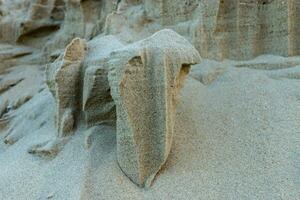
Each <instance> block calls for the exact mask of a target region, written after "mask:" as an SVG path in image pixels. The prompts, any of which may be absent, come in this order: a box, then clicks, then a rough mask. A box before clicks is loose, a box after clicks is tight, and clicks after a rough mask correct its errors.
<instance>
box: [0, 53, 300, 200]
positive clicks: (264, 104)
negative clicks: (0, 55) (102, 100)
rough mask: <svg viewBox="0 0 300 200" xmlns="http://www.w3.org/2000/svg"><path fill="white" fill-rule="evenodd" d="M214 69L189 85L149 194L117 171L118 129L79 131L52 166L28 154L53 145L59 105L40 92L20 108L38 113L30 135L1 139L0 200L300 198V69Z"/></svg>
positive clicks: (209, 68)
mask: <svg viewBox="0 0 300 200" xmlns="http://www.w3.org/2000/svg"><path fill="white" fill-rule="evenodd" d="M268 59H269V61H270V62H271V61H272V60H273V57H265V60H268ZM210 63H211V64H210ZM210 65H211V66H210ZM216 65H218V63H216V62H210V61H207V62H204V64H202V65H200V66H196V67H199V69H201V67H202V68H203V71H201V70H200V72H197V73H196V72H195V74H196V75H195V74H194V77H196V78H197V76H199V75H201V76H205V77H206V79H205V77H204V78H203V77H202V78H200V79H199V80H200V81H201V82H200V81H198V80H196V79H194V78H192V77H190V78H188V80H187V81H186V85H185V87H184V89H183V90H182V98H181V102H180V105H179V107H178V112H177V122H176V128H175V130H176V132H175V137H174V144H173V148H172V152H171V155H170V156H169V159H168V161H167V163H166V165H165V166H164V168H163V170H162V171H161V172H160V173H159V175H158V176H157V178H156V180H155V181H154V184H153V186H152V187H151V188H148V189H140V188H138V187H137V186H136V185H134V184H133V183H132V182H130V180H129V179H128V178H126V177H125V176H124V174H123V173H122V172H121V170H120V169H119V167H118V165H117V161H116V141H115V130H114V128H112V127H105V126H103V127H97V128H93V129H91V130H88V131H83V129H81V128H80V129H79V130H78V131H77V132H76V134H75V135H74V136H73V137H72V138H71V140H70V141H69V142H68V143H67V144H66V145H65V147H64V149H63V150H62V151H61V152H60V153H59V154H58V155H57V156H56V157H52V158H44V157H39V156H36V155H31V154H29V153H27V150H28V148H30V146H31V145H34V144H37V143H40V142H43V141H47V140H48V139H51V138H53V137H54V136H55V129H54V122H53V115H54V113H53V108H54V103H53V101H54V100H53V98H52V97H51V95H50V93H49V92H48V91H47V89H45V90H43V91H40V92H39V93H38V94H37V95H35V96H34V97H33V98H32V99H30V100H29V101H28V102H26V103H25V104H24V105H22V106H21V107H20V108H19V109H18V112H22V113H24V112H30V111H31V110H34V109H37V110H39V111H40V112H39V113H41V114H40V115H39V116H37V117H36V118H34V119H32V118H30V117H29V118H28V119H27V120H25V122H24V123H25V124H26V125H24V127H32V128H31V129H25V130H26V133H22V137H19V138H18V140H17V141H16V142H15V143H14V144H13V145H7V144H4V143H3V141H4V135H5V133H3V134H0V137H1V138H2V139H1V141H0V199H1V200H2V199H3V200H10V199H15V200H19V199H22V200H23V199H26V200H27V199H28V200H32V199H59V200H68V199H70V200H74V199H82V200H98V199H99V200H100V199H101V200H102V199H105V200H106V199H122V200H126V199H128V200H129V199H130V200H132V199H134V200H135V199H137V200H139V199H149V200H150V199H151V200H152V199H155V200H158V199H163V200H168V199H170V200H171V199H172V200H174V199H178V200H182V199H189V200H192V199H203V200H208V199H249V200H253V199H264V200H277V199H278V200H280V199H284V200H298V199H300V123H299V122H300V112H299V111H300V89H299V88H300V80H299V79H298V77H300V76H299V75H300V65H299V66H297V65H292V66H289V65H283V64H279V65H278V66H277V67H276V68H275V69H274V68H266V67H263V66H261V67H255V69H254V67H251V65H244V67H241V66H239V67H234V66H233V65H232V64H225V63H223V64H220V63H219V65H220V66H219V67H216ZM256 66H258V65H256ZM280 66H283V67H280ZM216 70H217V73H216ZM196 71H197V70H196ZM203 80H208V81H203ZM19 92H21V91H19ZM40 118H43V120H42V122H43V123H42V124H43V125H42V126H41V125H40V126H37V125H34V123H36V121H39V120H36V119H40ZM18 120H20V119H18ZM36 127H39V128H36ZM87 133H89V134H91V135H90V141H91V147H90V148H86V145H85V143H86V138H85V137H86V135H87Z"/></svg>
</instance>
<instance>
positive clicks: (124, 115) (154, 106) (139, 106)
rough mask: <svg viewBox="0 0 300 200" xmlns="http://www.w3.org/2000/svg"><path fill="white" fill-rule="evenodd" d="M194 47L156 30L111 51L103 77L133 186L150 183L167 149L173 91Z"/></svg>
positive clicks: (195, 55) (193, 59) (119, 152)
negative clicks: (105, 76)
mask: <svg viewBox="0 0 300 200" xmlns="http://www.w3.org/2000/svg"><path fill="white" fill-rule="evenodd" d="M200 59H201V58H200V56H199V53H198V51H197V50H196V49H195V48H194V47H193V46H192V45H191V44H190V43H189V42H188V41H187V40H186V39H184V38H183V37H181V36H180V35H178V34H177V33H175V32H174V31H171V30H162V31H159V32H157V33H156V34H154V35H153V36H151V37H149V38H147V39H145V40H142V41H140V42H137V43H134V44H132V45H129V46H127V47H125V48H122V49H120V50H118V51H115V52H113V53H112V54H111V59H110V61H109V65H110V71H109V75H108V76H109V77H108V79H109V82H110V86H111V93H112V97H113V99H114V101H115V103H116V109H117V156H118V163H119V165H120V167H121V169H122V170H123V172H124V173H125V174H126V175H127V176H128V177H129V178H130V179H131V180H132V181H133V182H134V183H136V184H137V185H139V186H141V187H144V186H150V184H151V182H152V180H153V179H154V177H155V175H156V174H157V172H158V171H159V170H160V168H161V166H162V165H163V164H164V163H165V161H166V160H167V157H168V154H169V152H170V149H171V144H172V138H173V129H174V116H175V108H176V102H177V100H178V94H179V91H180V89H181V88H182V85H183V82H184V79H185V77H186V75H187V74H188V73H189V69H190V65H193V64H196V63H198V62H200Z"/></svg>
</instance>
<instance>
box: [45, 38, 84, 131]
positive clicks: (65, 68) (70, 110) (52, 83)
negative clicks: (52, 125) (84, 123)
mask: <svg viewBox="0 0 300 200" xmlns="http://www.w3.org/2000/svg"><path fill="white" fill-rule="evenodd" d="M85 52H86V42H85V40H82V39H79V38H75V39H73V40H72V42H71V43H70V44H69V45H68V46H67V48H66V50H65V52H64V54H63V55H62V56H61V57H60V58H58V60H57V61H56V62H55V63H54V64H53V65H51V66H49V67H48V68H47V80H48V86H49V88H50V91H51V92H52V94H53V96H54V97H55V101H56V116H55V122H56V126H57V131H58V137H65V136H68V135H69V134H70V133H72V131H73V128H74V125H75V122H76V117H78V116H79V114H80V111H81V109H80V108H81V107H80V104H81V102H80V101H81V92H82V89H81V85H80V84H81V81H80V80H81V68H82V64H83V61H84V56H85Z"/></svg>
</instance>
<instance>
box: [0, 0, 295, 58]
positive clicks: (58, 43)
mask: <svg viewBox="0 0 300 200" xmlns="http://www.w3.org/2000/svg"><path fill="white" fill-rule="evenodd" d="M0 10H1V15H0V17H1V18H0V19H1V20H0V27H1V29H0V30H1V31H0V39H1V41H4V42H10V43H19V44H27V45H32V46H38V47H40V48H42V47H43V48H46V49H50V52H51V51H53V50H54V49H57V48H63V47H65V46H66V45H67V44H68V43H69V42H70V41H71V39H72V38H74V37H76V36H78V37H84V38H86V39H90V38H92V37H94V36H95V35H98V34H101V33H105V34H112V33H113V34H115V33H119V32H120V31H126V32H127V34H133V33H132V32H134V33H135V34H138V35H140V37H145V33H143V32H147V33H149V32H152V33H153V32H155V31H157V30H159V29H162V28H163V27H170V28H173V29H174V30H176V31H177V32H179V33H180V34H181V35H184V36H186V37H187V38H188V39H189V40H190V41H191V42H192V44H194V46H195V47H196V48H197V49H198V50H199V52H200V54H201V55H202V57H205V58H211V59H225V58H231V59H250V58H253V57H256V56H258V55H261V54H266V53H271V54H279V55H282V56H293V55H298V54H299V52H300V50H299V43H300V42H299V37H297V35H298V34H299V32H300V30H299V21H300V20H299V19H300V17H299V13H300V5H299V2H298V1H296V0H289V1H282V0H273V1H270V0H251V1H248V0H228V1H220V0H209V1H208V0H184V1H171V0H155V1H154V0H147V1H142V0H127V1H125V0H124V1H117V0H114V1H106V0H102V1H94V0H85V1H80V0H78V1H68V0H65V1H64V0H47V1H39V0H35V1H28V0H15V1H7V0H6V1H5V0H4V1H2V3H1V7H0ZM111 13H113V14H111ZM107 15H110V16H109V17H108V18H107ZM106 20H107V23H105V21H106ZM122 21H123V22H122ZM122 26H123V27H124V26H125V27H124V28H122ZM124 29H130V30H124ZM145 29H147V30H145ZM128 31H129V33H128ZM53 35H55V36H53ZM141 35H143V36H141ZM123 37H130V36H129V35H127V36H125V35H123ZM140 37H134V36H132V37H131V38H126V39H127V40H128V41H129V42H130V41H132V40H136V38H139V39H140ZM42 44H46V45H42Z"/></svg>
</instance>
